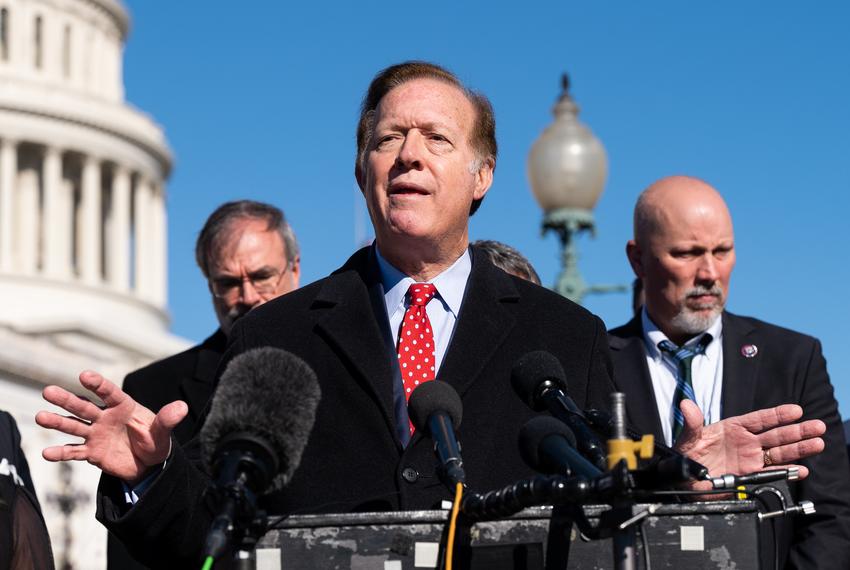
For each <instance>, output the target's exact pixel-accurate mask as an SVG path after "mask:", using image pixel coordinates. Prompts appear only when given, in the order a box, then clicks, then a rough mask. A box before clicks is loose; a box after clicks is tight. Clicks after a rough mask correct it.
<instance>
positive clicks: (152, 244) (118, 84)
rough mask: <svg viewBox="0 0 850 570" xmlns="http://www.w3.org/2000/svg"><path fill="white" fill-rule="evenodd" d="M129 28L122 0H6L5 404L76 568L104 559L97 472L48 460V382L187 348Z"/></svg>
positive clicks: (0, 112)
mask: <svg viewBox="0 0 850 570" xmlns="http://www.w3.org/2000/svg"><path fill="white" fill-rule="evenodd" d="M128 29H129V16H128V14H127V11H126V9H125V7H124V6H123V5H122V4H121V3H120V2H118V1H117V0H0V393H2V394H3V396H4V397H3V399H2V401H0V408H3V409H6V410H7V411H9V412H10V413H12V415H13V416H14V417H15V419H16V420H17V421H18V423H19V426H20V428H21V432H22V435H23V439H24V445H25V451H26V453H27V457H28V460H29V463H30V468H31V470H32V472H33V478H34V479H35V481H36V486H37V490H38V493H39V498H40V500H41V503H42V508H43V510H44V512H45V518H46V519H47V522H48V526H49V530H50V533H51V538H52V540H53V543H54V550H55V554H56V557H57V560H64V559H67V560H68V561H70V562H71V563H73V565H74V567H75V568H102V567H103V565H104V563H103V560H104V554H103V549H104V544H105V531H104V530H103V528H102V527H101V526H100V525H99V524H98V523H97V522H95V520H94V502H93V501H94V491H95V488H96V484H97V477H98V474H99V472H98V471H97V470H96V469H94V468H93V467H91V466H88V465H79V464H74V465H72V467H71V470H70V472H69V471H68V470H67V468H61V467H60V466H59V465H57V464H49V463H47V462H45V461H44V460H42V459H41V454H40V450H41V448H42V447H44V446H46V445H52V444H56V443H60V442H64V441H63V439H64V438H62V437H60V436H58V435H56V434H51V433H49V432H47V431H45V430H42V429H41V428H38V427H37V426H36V425H35V423H34V420H33V415H34V414H35V412H36V411H37V410H39V409H44V408H46V407H47V405H46V403H43V402H42V401H41V397H40V391H41V388H43V386H44V385H46V384H59V385H62V386H64V387H66V388H68V389H73V390H78V389H79V388H78V384H77V380H76V377H77V374H78V373H79V371H81V370H83V369H85V368H92V369H96V370H98V371H100V372H102V373H103V374H104V375H105V376H107V377H109V378H111V379H113V380H116V381H119V382H120V380H121V379H122V378H123V376H124V374H126V373H127V372H129V371H130V370H132V369H135V368H137V367H139V366H141V365H143V364H145V363H147V362H150V361H151V360H154V359H157V358H161V357H163V356H166V355H169V354H172V353H174V352H177V351H178V350H181V349H182V348H184V347H185V346H186V345H187V343H186V341H184V340H183V339H180V338H178V337H175V336H173V335H171V334H170V333H169V332H168V324H169V318H168V313H167V310H166V308H167V264H166V259H167V257H166V248H167V239H166V234H167V232H166V189H165V181H166V180H167V178H168V175H169V172H170V170H171V166H172V157H171V152H170V150H169V147H168V144H167V142H166V139H165V136H164V134H163V131H162V129H161V128H160V127H159V126H158V125H157V124H156V123H155V122H154V121H153V120H152V119H151V118H150V117H149V116H148V115H146V114H145V113H143V112H142V111H140V110H138V109H135V108H133V107H132V106H131V105H129V104H128V103H127V102H126V101H125V99H124V86H123V70H122V62H123V61H122V60H123V49H124V42H125V40H126V38H127V33H128ZM63 481H64V482H63ZM69 493H70V495H69ZM63 496H65V497H67V496H74V497H76V499H75V501H76V502H75V503H74V504H75V508H74V509H73V510H72V512H71V513H70V514H67V513H66V514H63V513H62V512H61V511H62V508H63V505H65V506H67V501H64V503H63V499H62V497H63ZM71 529H73V532H71ZM69 533H70V541H68V535H69ZM66 550H68V551H67V552H66ZM63 557H67V558H64V559H63Z"/></svg>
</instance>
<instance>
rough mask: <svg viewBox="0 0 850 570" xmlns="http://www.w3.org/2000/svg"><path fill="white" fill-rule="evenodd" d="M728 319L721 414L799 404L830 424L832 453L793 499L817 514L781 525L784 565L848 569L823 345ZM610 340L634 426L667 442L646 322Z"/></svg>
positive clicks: (847, 486) (848, 529)
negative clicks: (748, 352) (751, 352)
mask: <svg viewBox="0 0 850 570" xmlns="http://www.w3.org/2000/svg"><path fill="white" fill-rule="evenodd" d="M722 318H723V391H722V399H721V416H722V417H724V418H728V417H733V416H739V415H741V414H745V413H747V412H751V411H753V410H758V409H762V408H769V407H772V406H778V405H780V404H789V403H795V404H799V405H800V406H802V407H803V413H804V415H803V419H820V420H823V422H824V423H826V426H827V431H826V435H825V436H824V441H825V442H826V449H825V450H824V451H823V453H821V454H820V455H817V456H816V457H813V458H810V459H806V460H803V461H802V462H801V463H802V464H803V465H805V466H807V467H808V468H809V470H810V475H809V477H808V478H807V479H805V480H803V481H800V482H797V483H796V484H792V485H790V487H791V493H792V496H793V497H794V499H795V500H797V501H800V500H806V499H807V500H811V501H813V502H814V503H815V507H816V509H817V514H815V515H813V516H808V517H797V518H795V519H788V520H787V521H784V522H786V523H790V524H782V525H780V526H781V530H780V533H781V534H780V545H781V549H780V559H781V560H784V561H785V563H786V567H788V568H850V466H848V460H847V454H846V452H845V445H846V443H845V441H844V433H843V431H842V427H841V418H840V416H839V415H838V404H837V403H836V401H835V397H834V396H833V390H832V385H831V384H830V382H829V376H828V374H827V372H826V361H825V360H824V357H823V354H822V352H821V346H820V342H819V341H818V340H817V339H815V338H812V337H810V336H806V335H802V334H800V333H797V332H794V331H791V330H788V329H784V328H780V327H777V326H774V325H771V324H768V323H765V322H762V321H759V320H757V319H753V318H750V317H740V316H737V315H733V314H731V313H728V312H724V313H723V316H722ZM608 342H609V344H610V347H611V358H612V361H613V363H614V383H615V384H616V386H617V389H618V390H620V391H622V392H625V393H626V408H627V412H628V417H629V422H630V423H631V426H632V427H634V428H635V429H637V430H639V431H642V432H644V433H652V434H655V437H656V438H659V439H662V440H663V434H662V431H661V419H660V418H659V416H658V407H657V406H656V404H655V396H654V392H653V389H652V381H651V380H650V376H649V368H648V367H647V364H646V352H645V347H644V339H643V331H642V328H641V322H640V317H639V316H638V317H636V318H634V319H632V320H631V321H630V322H629V323H628V324H626V325H624V326H622V327H619V328H616V329H613V330H611V331H610V332H609V336H608ZM744 345H754V346H756V347H757V349H758V352H757V354H756V355H755V356H753V357H751V358H747V357H746V356H744V354H743V353H742V351H741V348H742V347H743V346H744ZM715 475H717V474H715ZM789 546H790V551H789ZM780 567H782V565H781V564H780Z"/></svg>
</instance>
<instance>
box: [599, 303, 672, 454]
mask: <svg viewBox="0 0 850 570" xmlns="http://www.w3.org/2000/svg"><path fill="white" fill-rule="evenodd" d="M608 343H609V345H610V348H611V359H612V361H613V363H614V385H615V386H616V387H617V390H619V391H620V392H623V393H625V394H626V409H627V411H628V416H629V422H630V423H631V426H632V428H634V429H636V430H638V431H642V432H647V431H648V432H649V433H652V434H654V435H655V437H656V439H657V440H659V441H664V432H663V430H662V428H661V418H659V417H658V406H657V405H656V403H655V391H654V390H653V388H652V379H651V378H650V377H649V369H648V368H647V366H646V352H645V351H644V348H643V343H644V340H643V330H642V327H641V324H640V317H639V316H637V317H635V318H633V319H632V320H631V321H629V323H628V324H626V325H624V326H622V327H619V328H617V329H614V330H612V331H611V332H610V333H609V334H608Z"/></svg>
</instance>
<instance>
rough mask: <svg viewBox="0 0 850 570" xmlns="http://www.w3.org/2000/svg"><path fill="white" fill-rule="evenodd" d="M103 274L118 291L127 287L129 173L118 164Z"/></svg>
mask: <svg viewBox="0 0 850 570" xmlns="http://www.w3.org/2000/svg"><path fill="white" fill-rule="evenodd" d="M105 245H106V278H107V279H108V280H109V284H110V285H112V287H114V288H115V289H118V290H119V291H127V290H129V288H130V173H129V172H128V171H127V169H126V168H124V167H123V166H117V167H116V168H115V173H114V174H113V176H112V202H111V207H110V209H109V217H108V226H107V231H106V244H105Z"/></svg>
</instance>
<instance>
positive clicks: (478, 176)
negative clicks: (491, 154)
mask: <svg viewBox="0 0 850 570" xmlns="http://www.w3.org/2000/svg"><path fill="white" fill-rule="evenodd" d="M495 167H496V164H495V162H494V161H493V159H492V158H488V159H486V160H483V161H481V166H480V167H479V168H478V171H477V172H476V173H475V174H474V176H475V190H474V192H473V194H472V197H473V199H474V200H480V199H482V198H483V197H484V195H485V194H486V193H487V191H488V190H489V189H490V186H491V185H492V184H493V170H494V169H495Z"/></svg>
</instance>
